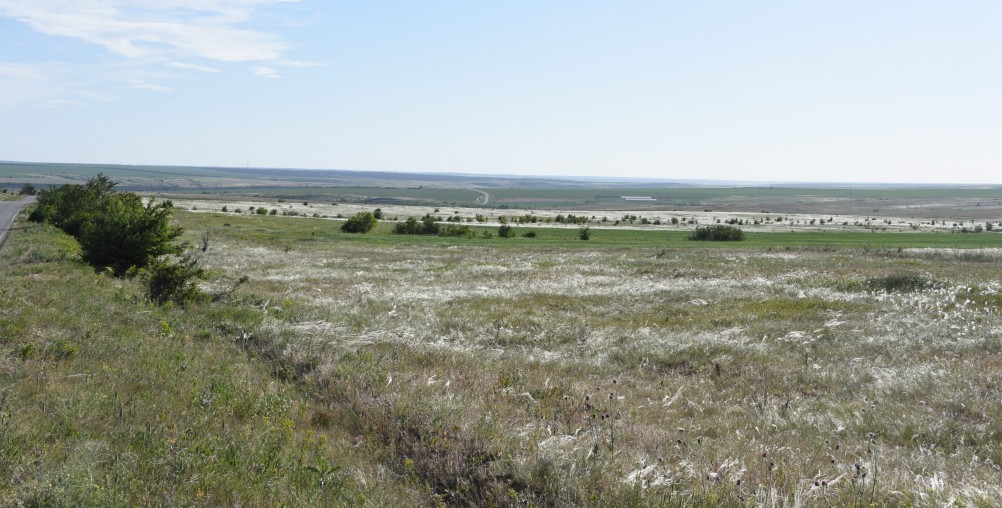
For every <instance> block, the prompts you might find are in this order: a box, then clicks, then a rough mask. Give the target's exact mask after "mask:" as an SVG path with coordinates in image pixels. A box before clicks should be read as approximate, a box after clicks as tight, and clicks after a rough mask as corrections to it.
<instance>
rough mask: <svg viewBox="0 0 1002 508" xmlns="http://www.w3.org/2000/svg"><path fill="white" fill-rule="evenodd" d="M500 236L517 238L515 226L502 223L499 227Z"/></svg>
mask: <svg viewBox="0 0 1002 508" xmlns="http://www.w3.org/2000/svg"><path fill="white" fill-rule="evenodd" d="M498 238H515V228H513V227H511V225H510V224H507V223H505V224H501V226H500V227H499V228H498Z"/></svg>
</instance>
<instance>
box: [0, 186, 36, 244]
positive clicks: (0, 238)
mask: <svg viewBox="0 0 1002 508" xmlns="http://www.w3.org/2000/svg"><path fill="white" fill-rule="evenodd" d="M34 201H35V196H24V197H23V198H21V200H20V201H0V247H3V242H4V240H6V239H7V231H10V226H11V224H13V223H14V219H15V218H17V212H19V211H20V210H21V207H22V206H24V205H26V204H28V203H33V202H34Z"/></svg>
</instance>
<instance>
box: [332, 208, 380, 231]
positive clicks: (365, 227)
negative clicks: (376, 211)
mask: <svg viewBox="0 0 1002 508" xmlns="http://www.w3.org/2000/svg"><path fill="white" fill-rule="evenodd" d="M378 223H379V221H378V220H376V216H375V215H373V214H372V212H358V213H356V214H355V215H353V216H352V217H351V218H349V219H348V220H347V221H345V223H344V224H342V225H341V231H343V232H345V233H363V234H364V233H368V232H369V231H372V230H373V228H375V227H376V224H378Z"/></svg>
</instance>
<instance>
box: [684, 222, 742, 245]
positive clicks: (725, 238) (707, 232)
mask: <svg viewBox="0 0 1002 508" xmlns="http://www.w3.org/2000/svg"><path fill="white" fill-rule="evenodd" d="M744 239H745V232H744V231H741V229H739V228H736V227H734V226H724V225H715V226H706V227H701V228H696V229H695V230H694V231H693V232H692V234H690V235H689V240H696V241H710V242H739V241H741V240H744Z"/></svg>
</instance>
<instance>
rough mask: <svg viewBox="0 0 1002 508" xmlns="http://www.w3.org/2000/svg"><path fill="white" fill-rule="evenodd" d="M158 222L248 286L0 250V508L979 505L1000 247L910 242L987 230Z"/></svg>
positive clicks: (28, 236)
mask: <svg viewBox="0 0 1002 508" xmlns="http://www.w3.org/2000/svg"><path fill="white" fill-rule="evenodd" d="M177 218H178V219H179V220H180V221H181V224H180V225H181V226H183V227H184V229H185V231H186V235H187V236H188V239H189V240H191V241H197V239H198V238H201V237H202V235H203V234H205V233H208V234H209V235H210V237H211V238H212V239H213V240H212V249H211V250H210V251H209V252H210V254H211V255H209V256H207V259H206V267H207V268H208V271H209V280H210V281H212V282H211V283H212V284H219V285H225V284H227V282H226V281H227V280H233V279H235V278H237V277H240V276H242V275H248V276H249V277H250V279H249V281H248V282H247V284H245V285H244V286H243V287H242V288H241V289H240V290H239V291H238V292H237V293H235V294H233V295H232V296H231V297H230V298H228V299H225V300H223V301H218V302H215V303H211V302H203V303H199V304H195V305H192V306H190V307H188V308H187V309H184V310H182V309H178V308H174V307H170V306H167V307H153V306H149V305H148V304H146V303H144V302H145V299H144V298H142V297H141V293H142V289H141V288H139V287H138V286H136V285H135V284H138V283H137V282H135V281H131V280H128V279H115V278H111V277H107V276H103V275H96V274H95V273H94V272H93V270H92V269H89V268H87V267H85V266H84V265H82V264H81V263H80V262H79V261H78V260H77V259H78V257H77V256H78V255H77V250H76V249H77V246H76V244H75V243H74V242H73V241H72V240H71V239H69V237H67V236H65V235H63V234H62V233H59V232H58V231H56V230H54V229H53V228H49V227H47V226H31V227H29V228H28V229H26V230H23V231H19V232H17V234H15V235H14V236H13V237H12V238H11V240H10V241H9V242H8V245H7V247H5V254H6V255H7V256H11V255H13V258H4V259H2V260H0V270H3V273H2V274H0V275H2V276H0V294H2V296H3V301H4V302H7V303H5V304H4V305H3V307H0V312H2V314H0V343H2V345H3V357H2V358H3V360H2V363H0V365H2V370H0V375H2V376H3V377H2V380H3V385H2V386H3V387H4V391H3V392H2V393H0V400H3V403H2V408H0V413H2V417H3V419H2V423H0V425H3V427H2V428H0V453H3V455H4V456H3V460H0V478H3V485H4V487H3V489H4V490H2V491H0V500H2V501H3V502H4V503H5V504H14V503H18V502H21V503H24V504H30V503H31V502H37V503H36V504H92V505H96V504H158V503H161V502H162V501H163V500H164V499H170V500H171V503H173V504H199V503H205V504H226V505H230V504H244V505H278V504H287V505H303V504H325V503H326V504H371V505H388V504H398V505H414V504H422V505H433V504H436V503H439V502H444V503H447V504H450V505H488V504H493V505H545V506H581V505H594V506H609V505H669V506H690V505H718V504H729V505H755V504H762V505H773V504H776V505H784V504H788V505H796V504H810V505H832V506H836V505H870V504H881V505H883V504H901V505H908V504H919V505H926V504H927V505H937V504H943V503H947V502H951V501H954V502H958V503H960V504H977V503H981V504H991V503H992V502H994V500H995V499H998V498H999V496H1002V482H1000V481H999V477H1000V476H999V475H1000V471H999V465H1000V464H1002V432H1000V431H999V430H998V429H997V428H996V427H997V425H996V422H997V421H999V419H1000V418H1002V397H1000V395H1002V394H1000V393H999V388H998V380H999V379H1000V376H1002V362H1000V360H1002V358H1000V354H1002V353H1000V351H1002V349H1000V347H1002V342H1000V341H1002V318H1000V317H999V312H1000V311H1002V283H1000V281H999V275H998V272H997V261H998V257H997V255H995V254H992V253H991V252H990V251H983V252H982V253H980V254H979V253H971V252H961V253H960V254H957V253H956V252H954V251H951V250H936V251H912V250H909V248H910V247H919V246H929V244H930V243H935V242H938V241H940V239H943V238H945V239H948V241H947V242H946V243H943V244H940V245H941V246H949V247H953V246H956V244H951V243H949V242H961V241H963V242H985V241H986V240H982V239H983V238H990V239H994V236H993V235H950V234H940V235H922V234H900V235H890V234H888V235H881V234H879V233H825V234H820V235H824V237H823V238H822V239H818V238H815V240H816V243H815V240H812V241H809V242H804V243H798V241H797V239H810V237H809V236H806V235H808V233H782V234H773V235H771V237H772V238H767V237H769V236H770V235H766V234H760V235H756V234H747V235H746V239H745V241H742V242H722V243H719V244H717V243H716V242H712V243H711V244H706V243H703V242H689V241H686V240H685V239H684V236H683V235H684V233H681V232H680V233H679V235H676V236H672V235H666V234H664V233H655V232H644V231H639V232H638V231H627V230H615V231H614V230H602V229H595V230H593V231H592V235H591V240H589V241H587V242H583V241H580V239H579V230H577V229H570V228H568V229H553V230H550V229H539V230H537V231H538V232H539V235H538V236H537V238H523V237H520V236H518V237H515V238H499V237H493V238H490V239H487V238H484V237H483V235H479V234H478V235H474V236H473V237H472V238H470V237H443V236H423V235H400V234H398V235H393V234H391V232H390V231H391V229H392V227H391V225H389V224H380V225H379V226H378V227H377V228H376V230H375V231H373V232H371V233H369V234H366V235H357V234H348V233H341V232H339V229H338V226H339V223H337V222H332V221H327V220H318V219H300V218H291V217H272V216H266V217H234V216H229V215H214V214H194V213H180V214H178V217H177ZM496 229H497V228H494V230H495V231H496ZM517 229H518V228H516V230H517ZM478 231H479V230H478ZM799 235H805V236H799ZM839 235H844V236H839ZM877 237H881V238H885V237H886V238H887V240H886V242H887V247H880V248H878V247H877V246H876V245H878V244H877V242H875V241H873V240H867V239H868V238H870V239H872V238H877ZM922 238H926V239H931V241H929V242H927V243H925V244H923V243H922V242H921V239H922ZM839 239H846V240H844V241H840V240H839ZM896 242H903V243H899V244H897V245H895V243H896ZM979 245H984V246H988V245H991V244H987V243H986V244H979ZM805 247H806V248H805ZM899 248H900V249H899ZM207 289H208V290H212V289H213V288H207ZM38 315H44V316H46V319H44V320H40V319H37V318H35V316H38ZM39 422H41V423H40V424H39Z"/></svg>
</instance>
